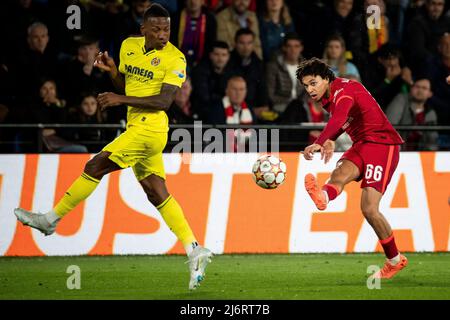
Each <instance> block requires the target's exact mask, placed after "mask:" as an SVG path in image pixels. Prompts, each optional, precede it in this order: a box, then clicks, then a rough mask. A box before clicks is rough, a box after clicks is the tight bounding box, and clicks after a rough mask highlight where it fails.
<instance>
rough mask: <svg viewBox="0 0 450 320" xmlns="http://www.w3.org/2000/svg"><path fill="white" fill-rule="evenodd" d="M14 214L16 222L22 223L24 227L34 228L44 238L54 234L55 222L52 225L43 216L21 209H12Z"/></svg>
mask: <svg viewBox="0 0 450 320" xmlns="http://www.w3.org/2000/svg"><path fill="white" fill-rule="evenodd" d="M14 214H15V215H16V217H17V220H19V221H20V222H22V224H23V225H24V226H30V227H32V228H35V229H37V230H39V231H40V232H42V233H43V234H45V235H46V236H49V235H51V234H52V233H53V232H55V229H56V222H55V223H52V224H51V223H50V222H48V220H47V218H46V217H45V214H40V213H33V212H30V211H27V210H24V209H22V208H16V209H14Z"/></svg>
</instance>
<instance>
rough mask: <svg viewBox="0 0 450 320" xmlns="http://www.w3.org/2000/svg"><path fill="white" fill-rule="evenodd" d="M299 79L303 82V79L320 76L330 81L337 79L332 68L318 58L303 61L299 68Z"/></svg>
mask: <svg viewBox="0 0 450 320" xmlns="http://www.w3.org/2000/svg"><path fill="white" fill-rule="evenodd" d="M296 75H297V79H298V80H300V82H302V79H303V78H304V77H306V76H313V77H315V76H320V77H322V78H323V79H328V81H330V82H331V81H333V80H334V79H336V76H335V75H334V73H333V71H332V70H331V68H330V66H329V65H328V64H326V63H325V62H323V61H322V60H320V59H318V58H311V59H308V60H304V61H302V62H301V63H300V64H299V66H298V68H297V72H296Z"/></svg>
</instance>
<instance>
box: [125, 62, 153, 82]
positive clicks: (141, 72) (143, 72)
mask: <svg viewBox="0 0 450 320" xmlns="http://www.w3.org/2000/svg"><path fill="white" fill-rule="evenodd" d="M125 71H126V72H127V73H128V74H135V75H138V76H141V77H144V78H148V79H153V72H152V71H150V70H147V69H144V68H139V67H135V66H132V65H129V64H126V65H125Z"/></svg>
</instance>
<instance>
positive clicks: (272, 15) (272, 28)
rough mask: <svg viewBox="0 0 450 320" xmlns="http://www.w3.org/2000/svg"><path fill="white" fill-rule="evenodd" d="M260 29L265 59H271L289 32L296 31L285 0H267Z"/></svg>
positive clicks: (260, 18) (260, 19)
mask: <svg viewBox="0 0 450 320" xmlns="http://www.w3.org/2000/svg"><path fill="white" fill-rule="evenodd" d="M259 31H260V34H261V44H262V50H263V57H264V60H266V61H269V60H270V59H271V58H272V55H274V54H275V53H276V52H277V51H278V50H279V49H280V47H281V45H282V43H283V38H284V37H285V35H286V34H287V33H292V32H294V31H295V26H294V22H293V21H292V18H291V15H290V13H289V8H288V7H287V6H286V5H285V3H284V0H265V4H264V6H263V10H262V15H261V16H260V17H259Z"/></svg>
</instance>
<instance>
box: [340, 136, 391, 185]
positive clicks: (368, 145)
mask: <svg viewBox="0 0 450 320" xmlns="http://www.w3.org/2000/svg"><path fill="white" fill-rule="evenodd" d="M399 158H400V146H399V145H387V144H379V143H372V142H358V143H356V144H354V145H353V146H352V147H351V148H350V149H349V150H347V151H346V152H345V153H344V154H343V155H342V157H341V159H340V160H343V159H346V160H350V161H351V162H353V163H354V164H355V165H356V166H357V167H358V169H359V172H360V173H361V174H360V176H359V178H358V180H357V181H360V180H361V179H362V182H361V188H366V187H372V188H375V189H376V190H378V191H379V192H381V193H382V194H384V191H385V190H386V187H387V186H388V184H389V182H390V181H391V178H392V175H393V174H394V171H395V169H396V168H397V164H398V160H399Z"/></svg>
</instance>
